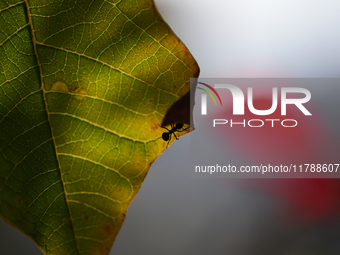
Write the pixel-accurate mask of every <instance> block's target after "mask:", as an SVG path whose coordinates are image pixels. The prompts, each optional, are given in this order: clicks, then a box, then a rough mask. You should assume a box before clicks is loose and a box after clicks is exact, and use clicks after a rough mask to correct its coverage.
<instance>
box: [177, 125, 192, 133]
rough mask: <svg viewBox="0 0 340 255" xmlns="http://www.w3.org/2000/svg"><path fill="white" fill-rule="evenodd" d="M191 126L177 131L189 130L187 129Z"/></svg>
mask: <svg viewBox="0 0 340 255" xmlns="http://www.w3.org/2000/svg"><path fill="white" fill-rule="evenodd" d="M189 128H190V126H189V127H187V128H184V129H181V130H177V132H183V131H185V130H187V129H189Z"/></svg>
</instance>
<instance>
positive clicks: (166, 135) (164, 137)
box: [162, 132, 169, 141]
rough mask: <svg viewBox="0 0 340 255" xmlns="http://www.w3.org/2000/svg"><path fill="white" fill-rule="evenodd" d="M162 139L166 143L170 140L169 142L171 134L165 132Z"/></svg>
mask: <svg viewBox="0 0 340 255" xmlns="http://www.w3.org/2000/svg"><path fill="white" fill-rule="evenodd" d="M162 138H163V140H164V141H168V140H169V133H167V132H164V133H163V134H162Z"/></svg>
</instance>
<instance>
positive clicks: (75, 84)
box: [0, 0, 198, 254]
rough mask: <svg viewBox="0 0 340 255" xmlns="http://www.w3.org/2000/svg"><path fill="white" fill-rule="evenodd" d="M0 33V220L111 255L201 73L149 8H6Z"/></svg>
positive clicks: (43, 2) (80, 4)
mask: <svg viewBox="0 0 340 255" xmlns="http://www.w3.org/2000/svg"><path fill="white" fill-rule="evenodd" d="M0 24H1V25H0V217H1V218H2V219H4V220H5V221H6V222H8V223H9V224H11V225H13V226H14V227H16V228H18V229H19V230H20V231H22V232H23V233H25V234H26V235H27V236H29V237H30V238H31V239H32V240H33V241H34V242H35V243H36V244H37V245H38V246H39V247H40V249H41V250H42V251H43V252H44V253H46V254H108V253H109V251H110V248H111V246H112V243H113V241H114V239H115V237H116V235H117V233H118V231H119V229H120V227H121V225H122V223H123V221H124V218H125V214H126V211H127V208H128V206H129V204H130V203H131V201H132V199H133V198H134V197H135V196H136V194H137V192H138V191H139V189H140V187H141V185H142V182H143V180H144V178H145V176H146V174H147V172H148V170H149V168H150V166H151V164H152V163H153V162H154V161H155V159H156V158H157V157H158V156H159V155H160V154H161V153H162V152H163V151H164V150H165V149H166V146H167V142H166V141H163V140H162V133H163V132H164V131H165V130H164V129H162V128H161V127H160V126H159V125H160V124H161V123H162V119H163V117H164V115H165V114H166V112H167V110H168V109H169V108H170V106H171V105H172V104H173V103H174V102H176V101H177V100H178V99H179V98H181V97H182V96H183V95H185V94H186V93H187V92H188V91H189V84H190V82H189V80H190V78H191V77H197V75H198V66H197V64H196V62H195V60H194V59H193V57H192V56H191V55H190V53H189V51H188V50H187V49H186V47H185V46H184V45H183V43H182V42H181V41H180V40H179V39H178V38H177V37H176V36H175V35H174V33H173V32H172V31H171V29H170V28H169V27H168V25H167V24H166V23H165V22H164V21H163V20H162V18H161V17H160V15H159V14H158V12H157V10H156V8H155V5H154V3H153V1H152V0H138V1H137V0H120V1H119V0H117V1H113V0H93V1H75V0H71V1H62V0H54V1H52V0H50V1H49V0H32V1H31V0H24V1H20V0H19V1H16V0H2V1H1V2H0Z"/></svg>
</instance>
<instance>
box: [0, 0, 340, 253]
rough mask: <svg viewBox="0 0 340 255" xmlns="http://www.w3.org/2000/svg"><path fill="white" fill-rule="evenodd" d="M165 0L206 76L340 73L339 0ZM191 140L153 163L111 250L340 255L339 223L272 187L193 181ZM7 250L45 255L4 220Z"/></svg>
mask: <svg viewBox="0 0 340 255" xmlns="http://www.w3.org/2000/svg"><path fill="white" fill-rule="evenodd" d="M156 4H157V6H158V8H159V10H160V12H161V13H162V15H163V17H164V19H165V20H166V21H167V22H168V23H169V25H170V26H171V27H172V29H173V30H174V31H175V33H176V34H177V35H178V36H179V37H180V38H181V39H182V40H183V42H184V43H185V44H186V45H187V47H188V48H189V49H190V51H191V53H192V54H193V55H194V57H195V58H196V60H197V62H198V63H199V65H200V68H201V77H216V78H217V77H339V74H338V71H339V59H340V51H339V45H340V29H339V28H338V24H340V16H339V13H340V2H339V1H337V0H322V1H321V0H320V1H319V0H318V1H316V0H309V1H307V0H276V1H271V0H258V1H252V0H230V1H225V0H210V1H209V2H208V1H201V0H156ZM333 110H334V109H333ZM334 114H335V115H334ZM334 114H333V117H334V116H338V113H337V112H336V111H335V110H334ZM329 117H331V116H329ZM189 138H190V135H186V136H185V137H182V138H180V140H179V141H176V142H174V143H173V145H171V146H170V147H169V148H168V150H167V151H166V152H165V153H164V154H163V155H161V156H160V157H159V159H157V161H156V162H155V163H154V164H153V166H152V167H151V169H150V171H149V174H148V176H147V178H146V179H145V182H144V184H143V187H142V188H141V190H140V193H139V194H138V195H137V197H136V199H135V200H134V201H133V202H132V204H131V206H130V208H129V210H128V212H127V215H126V221H125V223H124V224H123V227H122V229H121V231H120V233H119V235H118V237H117V239H116V241H115V245H114V246H113V248H112V251H111V254H121V255H128V254H151V255H153V254H155V255H156V254H157V255H158V254H183V255H184V254H198V255H200V254H232V255H234V254H235V255H257V254H259V255H267V254H268V255H273V254H284V255H295V254H301V253H302V251H304V252H306V254H311V252H308V251H319V250H321V251H322V252H321V253H315V254H326V255H328V254H340V252H339V249H340V247H339V245H338V244H337V242H338V240H339V237H340V234H339V233H340V227H339V225H340V224H339V222H335V221H334V220H332V221H331V220H329V221H324V222H313V224H309V225H302V224H299V222H292V221H290V220H289V215H288V212H289V206H288V205H287V204H286V203H284V202H283V201H281V200H279V199H277V198H275V197H274V196H271V195H270V194H266V193H261V192H255V191H253V190H251V189H248V188H246V187H244V186H242V187H243V188H241V186H238V185H235V183H234V182H231V181H228V180H226V179H223V180H220V179H218V180H207V179H195V178H191V177H190V174H189V170H188V169H189V147H190V145H189ZM335 139H338V137H335ZM0 254H6V255H7V254H8V255H12V254H41V252H40V251H39V250H38V248H36V247H35V245H34V244H33V242H31V241H30V240H28V238H26V237H25V236H24V235H22V234H20V233H19V232H18V231H16V230H15V229H12V228H10V227H8V226H7V225H6V224H5V223H4V222H2V221H1V220H0Z"/></svg>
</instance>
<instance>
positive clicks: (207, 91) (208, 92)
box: [197, 82, 222, 105]
mask: <svg viewBox="0 0 340 255" xmlns="http://www.w3.org/2000/svg"><path fill="white" fill-rule="evenodd" d="M197 83H199V84H201V85H204V86H206V87H207V88H209V89H210V90H211V91H212V92H214V93H215V95H216V96H217V98H218V100H220V103H221V105H222V100H221V98H220V96H219V94H218V93H217V91H216V90H215V89H214V88H213V87H211V86H210V85H208V84H206V83H203V82H197ZM197 88H198V89H201V90H203V91H204V92H206V93H207V94H208V95H209V96H210V97H211V98H212V99H213V100H214V103H215V105H217V103H216V100H215V98H214V96H213V95H212V94H211V93H210V91H209V90H206V89H204V88H201V87H197Z"/></svg>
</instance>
